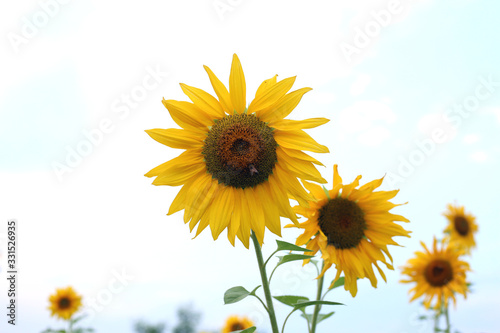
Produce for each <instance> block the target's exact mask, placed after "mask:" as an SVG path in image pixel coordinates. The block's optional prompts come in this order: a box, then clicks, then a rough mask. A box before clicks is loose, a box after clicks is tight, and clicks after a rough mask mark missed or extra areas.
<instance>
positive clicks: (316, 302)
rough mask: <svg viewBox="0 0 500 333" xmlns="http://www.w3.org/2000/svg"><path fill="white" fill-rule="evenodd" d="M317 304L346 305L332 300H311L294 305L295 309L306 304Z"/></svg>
mask: <svg viewBox="0 0 500 333" xmlns="http://www.w3.org/2000/svg"><path fill="white" fill-rule="evenodd" d="M316 304H322V305H344V304H342V303H338V302H330V301H309V302H302V303H297V304H295V305H294V308H295V309H300V308H305V307H306V306H310V305H316Z"/></svg>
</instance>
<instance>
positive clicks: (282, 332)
mask: <svg viewBox="0 0 500 333" xmlns="http://www.w3.org/2000/svg"><path fill="white" fill-rule="evenodd" d="M294 312H295V310H292V312H290V313H289V314H288V316H286V318H285V322H284V323H283V327H282V328H281V333H284V332H285V325H286V322H287V320H288V318H290V316H291V315H292V313H294Z"/></svg>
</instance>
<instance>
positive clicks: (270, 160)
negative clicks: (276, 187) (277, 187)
mask: <svg viewBox="0 0 500 333" xmlns="http://www.w3.org/2000/svg"><path fill="white" fill-rule="evenodd" d="M272 131H273V129H272V128H270V127H268V126H267V125H266V123H264V122H263V121H260V120H259V119H258V118H257V117H256V116H255V115H248V114H235V115H230V116H226V117H224V118H222V119H220V120H218V121H217V122H216V123H215V124H214V125H213V126H212V128H211V129H210V131H209V132H208V134H207V138H206V139H205V145H204V146H203V150H202V154H203V155H204V157H205V163H206V165H207V171H208V172H209V173H210V174H211V175H212V177H213V178H215V179H217V180H218V181H219V183H223V184H225V185H227V186H232V187H236V188H238V187H240V188H243V189H244V188H247V187H254V186H256V185H259V184H260V183H262V182H264V181H266V180H267V179H268V177H269V175H270V174H272V173H273V168H274V165H275V164H276V161H277V160H278V157H277V154H276V147H277V146H278V144H277V143H276V141H275V140H274V137H273V133H272Z"/></svg>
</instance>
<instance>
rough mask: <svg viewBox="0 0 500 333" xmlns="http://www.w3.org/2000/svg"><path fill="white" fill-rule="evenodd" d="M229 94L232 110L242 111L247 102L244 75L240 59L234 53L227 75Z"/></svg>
mask: <svg viewBox="0 0 500 333" xmlns="http://www.w3.org/2000/svg"><path fill="white" fill-rule="evenodd" d="M229 94H230V96H231V103H232V104H233V107H234V110H235V111H236V112H237V113H243V111H245V107H246V104H247V102H246V84H245V75H244V74H243V68H242V67H241V63H240V59H238V56H237V55H236V54H235V55H233V63H232V64H231V74H230V75H229Z"/></svg>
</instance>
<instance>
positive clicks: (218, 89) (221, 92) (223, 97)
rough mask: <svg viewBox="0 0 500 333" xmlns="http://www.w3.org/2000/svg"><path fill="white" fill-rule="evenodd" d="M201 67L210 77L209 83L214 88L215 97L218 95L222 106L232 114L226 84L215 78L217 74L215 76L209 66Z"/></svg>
mask: <svg viewBox="0 0 500 333" xmlns="http://www.w3.org/2000/svg"><path fill="white" fill-rule="evenodd" d="M203 67H204V68H205V71H207V74H208V77H209V78H210V83H212V87H213V88H214V91H215V93H216V94H217V97H219V102H220V104H221V105H222V108H223V109H224V111H226V112H227V113H229V114H233V111H234V108H233V104H232V103H231V96H230V95H229V92H228V91H227V89H226V86H224V84H223V83H222V82H221V81H220V80H219V79H218V78H217V76H215V74H214V73H213V72H212V70H211V69H210V68H208V67H207V66H203Z"/></svg>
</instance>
